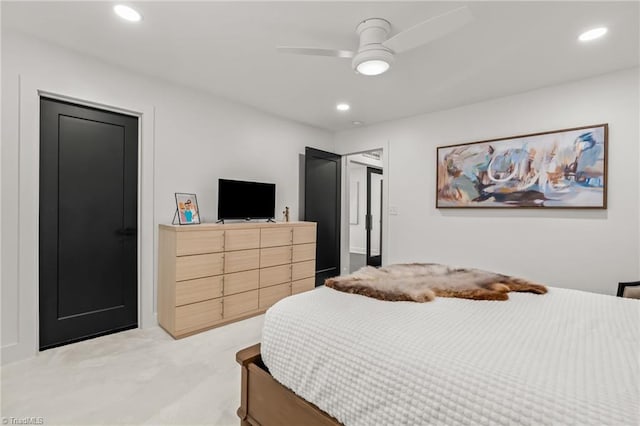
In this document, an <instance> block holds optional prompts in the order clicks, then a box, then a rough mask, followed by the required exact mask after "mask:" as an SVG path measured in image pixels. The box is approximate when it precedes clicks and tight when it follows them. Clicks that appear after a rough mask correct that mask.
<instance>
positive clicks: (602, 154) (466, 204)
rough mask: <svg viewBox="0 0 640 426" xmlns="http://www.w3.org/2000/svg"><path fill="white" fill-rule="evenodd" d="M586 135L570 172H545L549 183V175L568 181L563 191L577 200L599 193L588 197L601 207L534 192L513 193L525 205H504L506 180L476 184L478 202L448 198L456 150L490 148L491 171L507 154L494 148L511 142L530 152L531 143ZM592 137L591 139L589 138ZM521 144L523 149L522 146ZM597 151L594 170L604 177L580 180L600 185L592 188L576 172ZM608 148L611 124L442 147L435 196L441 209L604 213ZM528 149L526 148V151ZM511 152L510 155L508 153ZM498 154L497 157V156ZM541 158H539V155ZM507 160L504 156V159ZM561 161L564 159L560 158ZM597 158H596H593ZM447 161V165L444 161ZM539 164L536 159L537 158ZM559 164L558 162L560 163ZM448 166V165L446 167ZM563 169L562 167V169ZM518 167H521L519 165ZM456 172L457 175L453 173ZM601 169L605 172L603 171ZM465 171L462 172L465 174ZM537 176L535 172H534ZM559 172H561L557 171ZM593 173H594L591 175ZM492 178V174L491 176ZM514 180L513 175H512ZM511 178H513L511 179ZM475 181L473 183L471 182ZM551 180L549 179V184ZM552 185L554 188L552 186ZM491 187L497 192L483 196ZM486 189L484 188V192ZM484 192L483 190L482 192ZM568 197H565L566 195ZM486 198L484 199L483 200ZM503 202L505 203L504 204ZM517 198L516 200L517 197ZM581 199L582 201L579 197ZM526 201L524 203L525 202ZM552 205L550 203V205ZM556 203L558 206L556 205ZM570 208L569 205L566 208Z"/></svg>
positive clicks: (514, 145) (438, 157)
mask: <svg viewBox="0 0 640 426" xmlns="http://www.w3.org/2000/svg"><path fill="white" fill-rule="evenodd" d="M588 130H591V131H597V137H598V138H600V137H601V140H596V139H595V138H593V137H592V134H591V133H589V132H587V131H588ZM581 132H582V133H583V134H581V135H580V136H579V137H580V138H582V137H584V138H585V141H583V140H582V139H580V141H579V142H580V143H581V144H582V146H587V148H580V150H578V148H576V146H578V145H577V142H578V139H576V140H575V141H574V142H573V145H574V147H573V149H574V150H578V152H579V153H578V154H577V156H576V158H575V160H574V162H573V163H571V164H570V166H571V167H570V168H567V166H565V168H564V169H563V171H562V172H561V173H557V172H556V173H550V172H545V179H546V177H547V176H548V175H556V176H557V175H560V177H561V178H562V179H563V180H564V181H566V182H567V183H566V187H567V188H568V190H567V188H563V190H565V192H567V191H568V192H569V193H570V195H573V196H575V194H578V193H579V191H580V189H581V188H587V189H584V191H585V192H587V191H590V192H593V193H596V195H593V194H587V195H589V196H590V198H592V199H597V200H598V203H597V204H593V203H591V204H586V203H585V204H581V203H574V204H571V203H569V202H565V203H564V204H563V202H562V201H559V200H557V199H553V198H547V196H546V193H545V192H544V191H542V192H540V191H534V190H528V191H512V193H514V194H515V195H518V196H520V197H521V201H515V202H514V201H512V200H509V201H504V200H507V199H508V198H507V195H505V194H509V192H498V191H502V190H503V188H499V186H500V185H501V184H503V183H502V182H504V181H506V180H507V179H505V180H501V179H493V177H492V180H494V181H496V182H500V184H494V185H487V184H486V183H485V182H481V181H477V182H473V185H474V186H475V187H476V190H477V191H478V192H479V193H480V196H478V197H476V198H474V199H467V200H463V201H457V200H453V201H452V200H451V199H447V198H446V195H448V194H447V193H446V192H445V190H447V189H448V190H450V188H447V187H446V185H447V182H445V181H446V180H447V179H449V180H450V179H452V178H451V176H453V175H455V173H456V172H457V171H456V170H455V166H454V167H451V166H450V165H451V164H450V163H451V161H450V160H449V159H446V156H447V155H451V154H454V153H455V150H459V151H464V150H465V149H466V148H467V147H470V146H474V145H476V146H478V147H481V146H486V147H487V153H485V156H487V159H488V158H489V157H490V158H491V159H490V160H489V164H488V166H489V167H490V166H491V164H492V163H493V160H494V159H495V157H497V156H498V154H503V152H505V151H504V147H503V146H501V147H500V149H496V148H493V145H496V144H498V145H501V144H505V143H507V142H510V143H511V144H512V145H513V146H512V147H511V148H512V149H514V150H518V149H519V150H521V151H522V150H524V149H527V144H528V143H531V142H532V141H534V142H535V144H537V145H543V144H544V143H551V142H548V141H547V142H545V139H548V140H552V137H553V136H555V135H557V137H559V138H562V137H564V138H567V137H569V136H572V135H573V134H575V133H581ZM585 132H586V133H585ZM587 135H588V136H587ZM554 143H555V145H552V146H554V147H555V148H557V147H558V143H557V142H554ZM518 144H520V145H518ZM564 145H568V144H567V142H564ZM594 146H595V147H597V148H598V157H597V163H598V167H597V168H594V169H597V170H596V172H597V173H599V174H600V176H594V177H593V178H591V177H588V178H584V175H585V174H586V173H587V172H584V171H581V172H580V173H581V174H582V175H581V176H580V179H587V181H588V182H591V180H593V182H596V184H591V183H589V184H588V185H584V184H583V182H578V180H577V179H578V177H577V176H578V173H577V172H576V170H575V169H576V168H577V167H578V163H580V161H579V158H580V157H579V156H580V155H582V153H584V152H586V151H587V149H591V148H593V147H594ZM608 146H609V124H608V123H602V124H594V125H586V126H579V127H571V128H566V129H559V130H550V131H544V132H536V133H528V134H522V135H516V136H507V137H501V138H495V139H487V140H482V141H476V142H466V143H460V144H453V145H444V146H438V147H436V159H435V161H436V188H435V189H436V194H435V207H436V208H437V209H460V208H463V209H513V208H518V209H523V208H524V209H527V208H533V209H590V210H594V209H595V210H604V209H606V208H607V192H608V184H607V183H608ZM523 147H524V148H523ZM566 148H567V146H565V149H566ZM476 149H480V148H476ZM530 151H531V152H528V155H529V157H527V159H530V158H532V153H533V155H536V151H535V150H533V149H530ZM506 152H508V151H506ZM496 153H497V154H496ZM556 155H557V152H555V149H554V150H553V151H552V155H551V158H554V157H555V156H556ZM538 156H539V155H538ZM503 157H504V155H503ZM558 157H560V156H558ZM592 157H593V156H592ZM445 159H446V161H444V160H445ZM534 160H535V158H534ZM557 162H558V161H556V163H557ZM445 164H447V165H446V166H445ZM528 165H529V166H531V164H528ZM558 166H559V165H558ZM516 167H517V164H516ZM452 169H453V173H452V171H451V170H452ZM600 169H601V171H600ZM461 170H462V168H461V169H460V170H458V171H461ZM511 170H513V168H512V169H510V171H509V173H511ZM531 170H533V167H532V168H531ZM568 170H569V171H572V173H569V172H568ZM533 171H534V172H535V170H533ZM556 171H557V170H556ZM485 172H489V173H490V172H491V169H490V168H488V169H487V170H486V171H485ZM516 172H517V170H516V171H514V172H513V174H515V173H516ZM537 172H538V175H537V176H535V179H538V181H537V182H536V183H535V185H537V186H538V187H540V186H541V184H540V180H539V175H540V174H541V173H542V172H541V171H537ZM505 173H507V171H505ZM532 173H533V172H530V174H532ZM590 173H591V172H590ZM597 173H595V172H593V173H591V174H594V175H596V174H597ZM487 174H488V173H487ZM571 174H573V176H567V175H571ZM511 176H513V175H511ZM511 176H509V178H510V177H511ZM567 177H569V178H573V179H576V180H575V182H571V181H570V180H567V179H566V178H567ZM475 178H478V176H475ZM471 180H472V179H471ZM483 180H486V175H485V176H483ZM513 181H514V182H515V181H516V179H514V180H513ZM548 181H549V179H547V181H545V182H548ZM511 183H512V182H511V181H509V182H507V183H505V184H504V185H506V184H511ZM549 185H550V184H549ZM490 186H494V187H495V188H492V190H493V191H494V192H493V193H490V192H489V193H483V192H482V190H483V189H484V188H489V187H490ZM529 186H533V184H529ZM483 187H484V188H483ZM478 188H481V189H478ZM571 191H573V193H571ZM532 193H535V194H534V195H532ZM443 195H445V196H443ZM524 195H526V196H527V198H531V197H534V198H532V199H525V197H524ZM578 195H582V194H578ZM562 196H564V195H562ZM535 197H537V199H535ZM482 198H484V199H482ZM501 198H502V200H500V199H501ZM514 198H515V197H514ZM578 198H579V197H578ZM522 200H524V201H522ZM485 201H489V202H485ZM549 201H550V202H549ZM545 203H547V205H545ZM554 203H555V204H554ZM565 204H566V205H565Z"/></svg>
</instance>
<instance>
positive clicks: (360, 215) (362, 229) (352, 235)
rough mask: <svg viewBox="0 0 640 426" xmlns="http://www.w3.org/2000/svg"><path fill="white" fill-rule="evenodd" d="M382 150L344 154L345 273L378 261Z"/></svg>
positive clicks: (379, 254)
mask: <svg viewBox="0 0 640 426" xmlns="http://www.w3.org/2000/svg"><path fill="white" fill-rule="evenodd" d="M382 154H383V153H382V151H381V150H375V151H370V152H364V153H359V154H352V155H349V156H347V158H346V163H347V168H348V176H347V181H348V182H347V183H348V185H349V194H348V200H349V204H348V206H347V209H348V212H349V244H348V249H349V272H355V271H357V270H358V269H360V268H362V267H364V266H367V265H369V266H380V265H381V264H382V200H383V197H382V184H383V162H382Z"/></svg>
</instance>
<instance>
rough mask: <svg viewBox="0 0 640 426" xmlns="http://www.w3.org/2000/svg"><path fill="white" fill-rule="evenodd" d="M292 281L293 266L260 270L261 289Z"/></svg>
mask: <svg viewBox="0 0 640 426" xmlns="http://www.w3.org/2000/svg"><path fill="white" fill-rule="evenodd" d="M290 281H291V264H288V265H281V266H272V267H270V268H262V269H260V287H268V286H271V285H275V284H282V283H288V282H290Z"/></svg>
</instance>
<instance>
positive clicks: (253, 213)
mask: <svg viewBox="0 0 640 426" xmlns="http://www.w3.org/2000/svg"><path fill="white" fill-rule="evenodd" d="M275 210H276V185H275V184H274V183H261V182H245V181H240V180H229V179H218V219H272V218H274V217H275Z"/></svg>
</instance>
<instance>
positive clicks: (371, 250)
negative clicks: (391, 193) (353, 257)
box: [365, 167, 382, 266]
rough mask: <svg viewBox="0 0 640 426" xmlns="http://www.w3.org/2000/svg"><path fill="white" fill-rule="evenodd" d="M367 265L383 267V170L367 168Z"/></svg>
mask: <svg viewBox="0 0 640 426" xmlns="http://www.w3.org/2000/svg"><path fill="white" fill-rule="evenodd" d="M365 225H366V232H367V265H370V266H380V265H382V170H380V169H376V168H373V167H367V216H366V223H365Z"/></svg>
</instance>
